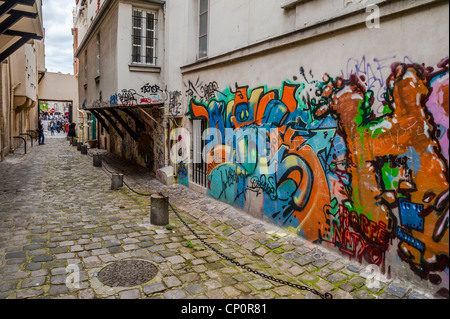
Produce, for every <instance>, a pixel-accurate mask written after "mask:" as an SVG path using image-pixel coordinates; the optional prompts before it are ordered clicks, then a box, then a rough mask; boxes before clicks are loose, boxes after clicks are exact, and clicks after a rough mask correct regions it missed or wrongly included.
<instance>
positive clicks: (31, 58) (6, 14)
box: [0, 0, 45, 161]
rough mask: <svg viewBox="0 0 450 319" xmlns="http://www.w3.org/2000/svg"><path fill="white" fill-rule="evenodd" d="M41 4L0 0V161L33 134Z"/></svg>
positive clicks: (40, 57) (40, 56) (40, 63)
mask: <svg viewBox="0 0 450 319" xmlns="http://www.w3.org/2000/svg"><path fill="white" fill-rule="evenodd" d="M41 6H42V3H41V1H40V0H20V1H0V63H1V64H0V161H2V160H3V159H4V157H5V156H6V155H7V154H9V153H11V152H14V150H15V149H17V148H19V147H23V143H26V140H30V138H33V137H35V136H36V135H35V132H36V129H37V124H38V116H39V113H38V112H39V111H38V110H39V108H38V82H39V79H40V77H41V75H42V74H43V73H44V72H45V61H44V60H45V58H44V56H45V55H44V41H43V40H42V39H43V35H44V30H43V25H42V10H41ZM24 140H25V141H24Z"/></svg>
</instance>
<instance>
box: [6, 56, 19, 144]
mask: <svg viewBox="0 0 450 319" xmlns="http://www.w3.org/2000/svg"><path fill="white" fill-rule="evenodd" d="M8 65H9V81H10V83H11V91H10V96H9V117H10V124H9V139H10V141H9V151H10V152H13V151H14V110H13V106H14V91H15V90H16V89H17V87H18V86H19V85H20V82H19V83H17V84H16V85H13V84H14V81H13V80H14V76H13V72H12V64H11V57H8Z"/></svg>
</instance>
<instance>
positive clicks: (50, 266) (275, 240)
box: [0, 134, 433, 299]
mask: <svg viewBox="0 0 450 319" xmlns="http://www.w3.org/2000/svg"><path fill="white" fill-rule="evenodd" d="M64 137H65V136H64V134H61V135H58V136H55V137H48V136H46V140H45V145H42V146H37V145H35V146H34V147H32V148H31V150H30V151H29V152H28V153H27V154H20V155H11V156H9V157H7V158H6V160H5V161H4V162H2V163H0V180H1V181H2V183H1V185H0V298H2V299H23V298H33V299H34V298H45V299H50V298H51V299H97V298H101V299H105V298H107V299H119V298H120V299H141V298H160V299H276V298H285V299H291V298H296V299H320V297H321V295H322V297H324V294H326V293H330V294H331V296H332V298H333V299H344V298H345V299H353V298H354V299H375V298H380V299H397V298H401V299H415V298H420V299H423V298H433V297H432V296H431V295H427V294H425V293H424V292H421V291H419V290H417V289H415V288H414V287H411V286H409V285H408V284H407V283H404V282H399V281H396V280H383V279H381V280H376V279H377V278H373V277H374V276H373V275H372V277H371V276H370V275H371V273H370V272H368V270H367V269H363V268H362V267H361V266H359V264H357V263H353V262H351V261H348V260H345V259H343V258H341V257H339V256H338V255H334V254H332V253H329V252H327V251H326V250H325V249H323V248H319V247H318V246H317V247H316V246H315V245H314V244H312V243H308V242H306V241H304V240H302V239H301V238H299V237H297V236H293V235H289V234H287V233H286V232H285V231H283V230H282V229H281V228H277V227H276V226H273V225H271V224H268V223H265V222H263V221H261V220H256V219H253V218H252V217H250V216H248V215H244V214H242V213H238V212H237V211H236V210H235V209H234V208H232V207H230V206H229V205H227V204H224V203H221V202H219V201H216V200H213V199H211V198H206V197H205V196H203V195H201V194H199V193H196V192H194V191H192V190H189V189H188V188H185V187H183V186H181V185H174V186H171V187H167V186H163V185H162V184H161V183H159V182H158V181H157V180H156V179H154V178H153V176H151V175H150V174H149V173H148V172H147V171H146V170H145V169H143V168H141V167H137V166H133V165H132V164H130V163H125V162H123V160H122V159H119V158H118V157H115V156H114V155H112V154H110V153H106V151H101V152H103V153H102V154H103V157H102V158H103V167H102V168H98V167H94V166H93V165H92V155H93V154H94V153H96V152H100V150H97V149H89V153H88V155H82V154H81V153H80V152H79V151H78V150H77V147H75V146H71V145H69V144H70V143H69V141H67V140H66V139H65V138H64ZM112 171H114V172H120V173H123V174H124V181H125V182H126V184H127V185H129V186H130V187H131V189H132V190H130V189H129V188H128V187H125V186H124V187H123V188H121V189H120V190H118V191H115V190H111V174H110V172H112ZM136 192H138V193H141V194H150V193H160V192H161V193H163V194H165V195H166V196H169V198H170V202H171V204H172V205H174V206H175V207H176V209H177V211H178V212H179V216H180V217H181V219H182V220H183V221H184V222H185V223H186V225H188V226H189V228H191V229H192V230H194V231H195V233H196V234H197V235H198V237H196V236H195V235H194V234H193V233H192V232H191V231H190V230H189V229H188V228H187V227H186V225H185V224H184V223H183V221H182V220H181V219H180V218H178V217H177V215H176V214H175V213H174V212H173V211H171V213H170V224H169V225H168V226H167V227H159V226H153V225H151V224H150V199H149V197H148V196H141V195H139V194H137V193H136ZM199 238H201V240H200V239H199ZM202 241H204V242H206V243H207V245H208V246H209V247H208V246H205V244H204V242H202ZM211 247H212V248H213V249H211ZM214 250H215V251H214ZM216 251H218V252H220V253H222V254H223V255H224V256H228V257H229V258H227V259H224V258H222V257H221V256H220V255H219V254H218V253H217V252H216ZM132 263H135V264H132ZM120 267H122V268H120ZM127 267H128V268H127ZM141 270H142V271H141ZM261 274H263V275H264V276H261ZM272 278H276V279H277V281H274V280H271V279H272ZM374 279H375V280H374ZM287 282H289V283H292V284H293V285H287V284H286V283H287ZM295 285H297V286H298V287H300V288H298V287H297V288H296V286H295ZM301 287H303V288H301Z"/></svg>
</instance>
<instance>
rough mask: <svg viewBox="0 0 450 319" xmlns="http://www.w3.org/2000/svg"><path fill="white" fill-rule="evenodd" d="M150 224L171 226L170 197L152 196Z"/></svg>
mask: <svg viewBox="0 0 450 319" xmlns="http://www.w3.org/2000/svg"><path fill="white" fill-rule="evenodd" d="M150 223H151V224H152V225H156V226H166V225H168V224H169V197H165V196H162V195H159V194H153V195H152V196H151V212H150Z"/></svg>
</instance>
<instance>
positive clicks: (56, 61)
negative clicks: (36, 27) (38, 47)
mask: <svg viewBox="0 0 450 319" xmlns="http://www.w3.org/2000/svg"><path fill="white" fill-rule="evenodd" d="M74 6H75V1H74V0H42V11H43V13H42V14H43V20H44V28H45V67H46V68H47V71H48V72H61V73H65V74H67V73H70V74H73V37H72V31H71V29H72V27H73V16H72V10H73V8H74Z"/></svg>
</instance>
